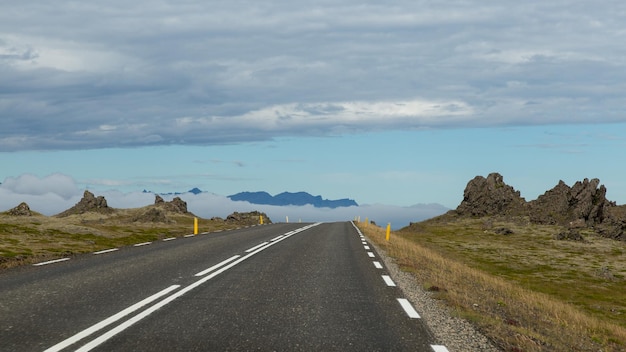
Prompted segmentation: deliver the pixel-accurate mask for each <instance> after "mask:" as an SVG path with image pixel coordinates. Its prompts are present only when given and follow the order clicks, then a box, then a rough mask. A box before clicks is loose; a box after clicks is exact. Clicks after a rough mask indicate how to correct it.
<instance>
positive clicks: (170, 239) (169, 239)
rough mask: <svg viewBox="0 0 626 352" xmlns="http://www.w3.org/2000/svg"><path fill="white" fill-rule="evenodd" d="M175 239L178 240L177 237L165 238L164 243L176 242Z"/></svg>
mask: <svg viewBox="0 0 626 352" xmlns="http://www.w3.org/2000/svg"><path fill="white" fill-rule="evenodd" d="M175 239H176V237H168V238H164V239H163V242H167V241H173V240H175Z"/></svg>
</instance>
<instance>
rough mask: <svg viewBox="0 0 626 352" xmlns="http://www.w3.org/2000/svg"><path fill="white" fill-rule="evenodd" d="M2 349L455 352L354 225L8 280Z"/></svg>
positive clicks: (149, 253)
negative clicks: (441, 343)
mask: <svg viewBox="0 0 626 352" xmlns="http://www.w3.org/2000/svg"><path fill="white" fill-rule="evenodd" d="M0 350H1V351H92V350H93V351H437V352H439V351H446V349H445V347H443V346H438V345H436V344H435V343H434V339H433V337H432V335H431V334H430V332H429V330H428V329H427V328H426V326H425V324H424V323H423V322H422V320H421V319H420V318H419V313H418V312H415V311H414V310H413V308H412V305H411V304H410V303H409V302H408V301H406V300H404V298H403V295H402V292H401V291H400V290H399V289H398V288H397V287H396V286H395V284H394V282H393V278H392V277H389V275H388V273H387V272H386V269H385V268H384V264H383V262H382V260H379V258H378V254H377V253H376V252H375V251H374V249H373V248H372V247H370V246H369V245H368V243H367V241H366V240H365V238H363V237H362V235H361V234H360V232H359V231H358V230H357V229H356V228H355V227H354V226H353V224H352V223H350V222H338V223H316V224H284V223H283V224H272V225H263V226H254V227H249V228H244V229H239V230H234V231H225V232H220V233H209V234H200V235H197V236H192V237H191V236H187V237H180V238H176V239H168V240H165V241H158V242H154V243H140V244H138V245H137V246H130V247H125V248H120V249H111V250H108V251H101V252H98V253H92V254H85V255H79V256H75V257H72V258H71V259H69V260H65V261H55V262H52V263H43V265H33V266H25V267H20V268H15V269H10V270H5V271H3V272H0Z"/></svg>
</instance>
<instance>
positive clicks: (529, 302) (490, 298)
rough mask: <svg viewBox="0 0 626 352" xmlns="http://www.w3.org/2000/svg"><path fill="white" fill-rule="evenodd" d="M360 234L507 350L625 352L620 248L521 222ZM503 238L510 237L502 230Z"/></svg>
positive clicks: (624, 261)
mask: <svg viewBox="0 0 626 352" xmlns="http://www.w3.org/2000/svg"><path fill="white" fill-rule="evenodd" d="M360 227H361V229H362V231H363V232H364V233H365V234H366V235H367V236H368V237H369V238H370V239H371V240H372V241H374V242H375V243H376V244H377V245H379V246H381V247H382V248H383V249H385V250H386V251H387V253H388V254H389V255H391V256H392V257H394V258H395V260H396V261H397V263H398V264H399V265H400V266H401V267H402V268H403V269H404V270H406V271H410V272H412V273H413V274H414V275H415V276H416V279H417V280H418V282H420V283H421V284H422V285H423V286H424V288H425V289H427V290H430V291H433V292H434V294H435V296H436V297H437V298H440V299H441V300H442V301H443V302H445V304H447V305H449V306H450V307H452V309H453V311H454V312H455V313H456V314H458V315H459V316H462V317H464V318H466V319H468V320H470V321H472V322H473V323H475V324H476V325H477V326H478V327H479V328H480V329H481V331H483V332H484V333H485V334H486V335H487V336H488V337H490V338H491V339H492V340H493V341H494V342H495V343H496V344H497V345H498V346H500V347H501V348H502V349H503V350H505V351H626V243H624V242H619V241H614V240H609V239H606V238H601V237H597V236H595V235H594V234H593V233H591V232H588V233H585V234H584V237H585V241H582V242H581V241H563V240H556V239H555V238H554V236H555V235H556V234H557V233H559V232H560V231H562V230H563V228H559V227H556V226H540V225H532V224H530V223H529V222H528V220H527V219H524V218H518V219H514V220H510V219H509V220H502V221H498V220H494V219H456V218H455V219H452V218H450V217H446V216H443V217H439V218H435V219H431V220H428V221H425V222H422V223H418V224H413V225H412V226H411V227H409V228H407V229H404V230H402V231H398V232H394V233H392V235H391V239H390V241H388V242H387V241H385V231H384V230H383V229H381V228H379V227H377V226H374V225H371V224H365V223H362V224H360ZM507 230H508V231H507Z"/></svg>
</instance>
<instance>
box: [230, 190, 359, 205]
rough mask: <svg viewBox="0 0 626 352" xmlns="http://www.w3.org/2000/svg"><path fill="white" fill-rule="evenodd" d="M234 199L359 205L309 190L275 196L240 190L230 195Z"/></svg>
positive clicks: (279, 203)
mask: <svg viewBox="0 0 626 352" xmlns="http://www.w3.org/2000/svg"><path fill="white" fill-rule="evenodd" d="M228 198H230V199H231V200H234V201H245V202H248V203H252V204H266V205H277V206H284V205H300V206H301V205H313V206H314V207H316V208H340V207H351V206H358V204H357V203H356V202H355V201H354V200H352V199H347V198H344V199H337V200H329V199H324V198H322V196H319V195H318V196H313V195H311V194H309V193H307V192H295V193H292V192H283V193H279V194H277V195H275V196H272V195H270V194H269V193H267V192H263V191H261V192H240V193H237V194H233V195H230V196H228Z"/></svg>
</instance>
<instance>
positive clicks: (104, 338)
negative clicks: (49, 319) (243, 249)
mask: <svg viewBox="0 0 626 352" xmlns="http://www.w3.org/2000/svg"><path fill="white" fill-rule="evenodd" d="M319 224H320V223H315V224H313V225H309V226H307V227H303V229H305V230H307V229H310V228H311V227H313V226H317V225H319ZM288 237H289V236H286V237H283V238H281V239H280V240H278V241H276V242H272V243H270V244H268V245H267V246H265V247H263V248H260V249H257V250H256V251H254V252H252V253H250V254H247V255H246V256H244V257H241V258H239V259H238V260H236V261H234V262H232V263H230V264H228V265H226V266H224V267H221V268H220V269H218V270H216V271H214V272H213V273H211V274H209V275H207V276H205V277H203V278H202V279H200V280H198V281H196V282H194V283H193V284H191V285H189V286H187V287H185V288H183V289H182V290H180V291H178V292H176V293H174V294H173V295H171V296H169V297H167V298H165V299H164V300H162V301H161V302H159V303H157V304H155V305H153V306H151V307H149V308H148V309H146V310H144V311H143V312H141V313H139V314H137V315H135V316H134V317H132V318H130V319H128V320H127V321H125V322H123V323H122V324H120V325H118V326H117V327H115V328H113V329H111V330H109V331H108V332H107V333H105V334H103V335H101V336H100V337H98V338H96V339H94V340H92V341H91V342H89V343H88V344H86V345H84V346H83V347H81V348H79V349H78V350H76V352H87V351H91V350H92V349H94V348H96V347H98V346H99V345H101V344H102V343H104V342H105V341H107V340H108V339H110V338H112V337H113V336H115V335H117V334H119V333H120V332H122V331H124V330H126V329H127V328H129V327H130V326H132V325H133V324H135V323H137V322H138V321H140V320H141V319H144V318H145V317H147V316H148V315H150V314H152V313H154V312H155V311H157V310H158V309H160V308H161V307H163V306H165V305H167V304H169V303H171V302H172V301H174V300H175V299H176V298H178V297H181V296H182V295H184V294H185V293H187V292H189V291H191V290H193V289H194V288H196V287H198V286H200V285H202V284H203V283H205V282H207V281H209V280H211V279H212V278H214V277H216V276H217V275H219V274H221V273H223V272H224V271H226V270H228V269H230V268H232V267H234V266H235V265H237V264H239V263H241V262H243V261H244V260H246V259H248V258H250V257H252V256H253V255H255V254H257V253H259V252H261V251H263V250H265V249H267V248H269V247H271V246H273V245H275V244H276V243H279V242H281V241H283V240H285V239H287V238H288ZM44 352H45V351H44Z"/></svg>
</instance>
